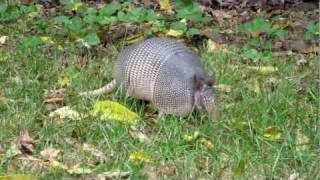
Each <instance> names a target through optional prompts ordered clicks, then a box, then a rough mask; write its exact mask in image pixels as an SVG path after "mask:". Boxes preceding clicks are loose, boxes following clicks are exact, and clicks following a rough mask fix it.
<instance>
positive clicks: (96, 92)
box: [79, 79, 117, 96]
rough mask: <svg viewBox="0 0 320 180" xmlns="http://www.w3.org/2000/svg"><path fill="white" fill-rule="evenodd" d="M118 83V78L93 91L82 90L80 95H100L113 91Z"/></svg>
mask: <svg viewBox="0 0 320 180" xmlns="http://www.w3.org/2000/svg"><path fill="white" fill-rule="evenodd" d="M116 85H117V83H116V80H115V79H114V80H112V81H111V82H109V83H108V84H106V85H105V86H103V87H102V88H99V89H96V90H93V91H87V92H82V93H80V94H79V95H80V96H99V95H102V94H104V93H109V92H111V91H112V90H113V89H114V88H115V87H116Z"/></svg>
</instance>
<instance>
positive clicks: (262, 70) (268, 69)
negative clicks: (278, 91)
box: [248, 66, 278, 75]
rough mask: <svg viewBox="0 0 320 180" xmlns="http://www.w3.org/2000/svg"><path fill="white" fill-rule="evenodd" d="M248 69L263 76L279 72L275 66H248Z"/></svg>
mask: <svg viewBox="0 0 320 180" xmlns="http://www.w3.org/2000/svg"><path fill="white" fill-rule="evenodd" d="M248 69H250V70H254V71H257V72H259V73H261V74H263V75H267V74H271V73H274V72H276V71H278V68H277V67H273V66H248Z"/></svg>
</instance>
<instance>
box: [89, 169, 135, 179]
mask: <svg viewBox="0 0 320 180" xmlns="http://www.w3.org/2000/svg"><path fill="white" fill-rule="evenodd" d="M129 178H130V172H127V171H120V170H114V171H108V172H103V173H100V174H97V175H94V176H88V177H86V178H85V179H86V180H118V179H129Z"/></svg>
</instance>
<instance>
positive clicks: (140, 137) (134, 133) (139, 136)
mask: <svg viewBox="0 0 320 180" xmlns="http://www.w3.org/2000/svg"><path fill="white" fill-rule="evenodd" d="M129 134H130V135H131V137H133V138H134V139H138V140H139V142H141V143H149V142H150V139H149V138H148V136H147V135H145V134H144V133H143V132H142V131H140V130H139V129H137V128H136V127H134V126H131V127H130V129H129Z"/></svg>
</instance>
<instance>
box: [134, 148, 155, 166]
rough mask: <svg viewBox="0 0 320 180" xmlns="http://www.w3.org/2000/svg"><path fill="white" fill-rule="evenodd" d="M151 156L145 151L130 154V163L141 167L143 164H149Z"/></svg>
mask: <svg viewBox="0 0 320 180" xmlns="http://www.w3.org/2000/svg"><path fill="white" fill-rule="evenodd" d="M150 158H151V156H150V154H148V153H146V152H143V151H136V152H133V153H132V154H130V156H129V161H130V162H132V163H133V164H136V165H139V164H143V163H147V162H149V161H150Z"/></svg>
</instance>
